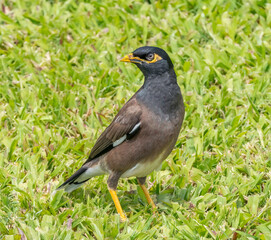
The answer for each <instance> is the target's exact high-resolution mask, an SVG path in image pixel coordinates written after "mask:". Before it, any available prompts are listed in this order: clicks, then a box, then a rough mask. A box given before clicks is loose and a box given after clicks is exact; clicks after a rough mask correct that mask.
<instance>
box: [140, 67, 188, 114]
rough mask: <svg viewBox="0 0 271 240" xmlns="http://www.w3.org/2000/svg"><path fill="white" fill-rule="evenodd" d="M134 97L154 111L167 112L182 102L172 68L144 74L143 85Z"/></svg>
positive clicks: (172, 110)
mask: <svg viewBox="0 0 271 240" xmlns="http://www.w3.org/2000/svg"><path fill="white" fill-rule="evenodd" d="M136 98H137V99H138V100H139V101H140V102H142V103H144V104H145V105H146V106H147V107H148V108H149V109H151V110H153V111H154V112H156V113H164V114H169V113H170V112H174V111H176V110H177V109H179V107H180V104H183V100H182V95H181V91H180V88H179V86H178V84H177V79H176V75H175V72H174V70H173V71H172V72H165V73H163V74H159V75H149V76H145V81H144V85H143V86H142V88H141V89H140V90H139V91H138V92H137V94H136Z"/></svg>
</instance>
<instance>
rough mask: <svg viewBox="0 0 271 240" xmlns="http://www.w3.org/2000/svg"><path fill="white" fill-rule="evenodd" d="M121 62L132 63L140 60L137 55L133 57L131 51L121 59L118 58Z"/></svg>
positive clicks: (140, 61)
mask: <svg viewBox="0 0 271 240" xmlns="http://www.w3.org/2000/svg"><path fill="white" fill-rule="evenodd" d="M120 61H121V62H132V63H140V64H141V63H142V60H141V59H140V58H139V57H134V55H133V54H132V53H130V54H128V55H126V56H125V57H123V58H122V59H120Z"/></svg>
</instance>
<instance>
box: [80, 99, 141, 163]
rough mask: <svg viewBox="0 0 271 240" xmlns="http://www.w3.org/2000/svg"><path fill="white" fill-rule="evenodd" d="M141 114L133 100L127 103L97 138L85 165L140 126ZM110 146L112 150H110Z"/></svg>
mask: <svg viewBox="0 0 271 240" xmlns="http://www.w3.org/2000/svg"><path fill="white" fill-rule="evenodd" d="M141 113H142V111H141V107H140V106H139V105H138V103H137V101H136V99H135V98H134V99H131V100H130V101H129V102H127V103H126V104H125V105H124V106H123V108H122V109H121V110H120V111H119V113H118V114H117V115H116V117H115V118H114V120H113V121H112V123H111V124H110V125H109V126H108V127H107V128H106V129H105V130H104V132H103V133H102V134H101V136H100V137H99V138H98V140H97V142H96V143H95V145H94V146H93V148H92V150H91V153H90V155H89V158H88V160H87V161H86V162H85V163H87V162H89V161H91V160H93V159H95V157H96V156H98V155H99V154H100V153H102V152H103V151H105V150H106V149H107V148H108V149H109V150H111V149H112V148H113V143H114V142H115V141H117V140H118V139H120V138H122V137H123V136H125V135H127V134H129V133H130V132H131V131H132V130H133V129H134V127H135V126H136V125H137V124H138V126H140V124H139V123H140V117H141ZM111 146H112V148H110V147H111Z"/></svg>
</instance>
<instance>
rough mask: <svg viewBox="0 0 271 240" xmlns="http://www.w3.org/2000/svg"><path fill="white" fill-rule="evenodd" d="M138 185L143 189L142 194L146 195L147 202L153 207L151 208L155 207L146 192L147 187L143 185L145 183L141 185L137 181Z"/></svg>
mask: <svg viewBox="0 0 271 240" xmlns="http://www.w3.org/2000/svg"><path fill="white" fill-rule="evenodd" d="M138 183H139V182H138ZM139 186H140V187H141V189H142V190H143V192H144V195H145V197H146V199H147V201H148V203H149V204H151V205H152V208H153V209H156V206H155V204H154V202H153V201H152V199H151V196H150V194H149V192H148V189H147V188H146V187H145V185H141V184H140V183H139Z"/></svg>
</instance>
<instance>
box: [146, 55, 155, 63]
mask: <svg viewBox="0 0 271 240" xmlns="http://www.w3.org/2000/svg"><path fill="white" fill-rule="evenodd" d="M153 58H154V54H153V53H149V54H148V55H147V56H146V60H148V61H151V60H153Z"/></svg>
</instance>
